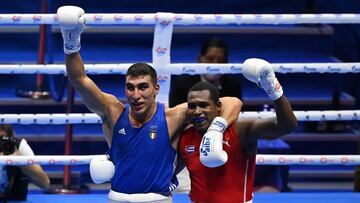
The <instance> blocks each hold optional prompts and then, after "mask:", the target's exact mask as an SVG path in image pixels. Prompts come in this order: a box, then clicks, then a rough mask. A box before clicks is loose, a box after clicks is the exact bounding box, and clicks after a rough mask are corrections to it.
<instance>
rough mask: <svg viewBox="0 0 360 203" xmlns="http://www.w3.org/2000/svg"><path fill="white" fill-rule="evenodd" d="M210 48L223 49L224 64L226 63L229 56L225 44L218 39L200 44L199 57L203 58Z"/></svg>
mask: <svg viewBox="0 0 360 203" xmlns="http://www.w3.org/2000/svg"><path fill="white" fill-rule="evenodd" d="M212 47H216V48H220V49H223V50H224V57H225V58H224V60H225V61H224V63H227V62H228V54H229V50H228V48H227V46H226V44H225V42H224V41H223V40H221V39H218V38H213V39H210V40H208V41H206V42H205V43H203V44H202V46H201V52H200V54H201V56H204V55H205V54H206V53H207V51H208V50H209V49H210V48H212Z"/></svg>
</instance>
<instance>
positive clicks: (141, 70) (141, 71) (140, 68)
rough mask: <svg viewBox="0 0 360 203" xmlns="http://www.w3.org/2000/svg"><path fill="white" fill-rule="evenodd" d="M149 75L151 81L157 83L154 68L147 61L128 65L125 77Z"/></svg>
mask: <svg viewBox="0 0 360 203" xmlns="http://www.w3.org/2000/svg"><path fill="white" fill-rule="evenodd" d="M147 75H149V76H150V79H151V82H152V83H153V84H154V85H156V84H157V74H156V71H155V69H154V68H153V67H152V66H150V65H149V64H147V63H135V64H133V65H131V66H130V67H129V69H128V70H127V73H126V77H128V76H129V77H132V78H136V77H139V76H147Z"/></svg>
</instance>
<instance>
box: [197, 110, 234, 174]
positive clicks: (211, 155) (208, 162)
mask: <svg viewBox="0 0 360 203" xmlns="http://www.w3.org/2000/svg"><path fill="white" fill-rule="evenodd" d="M227 126H228V123H227V121H226V120H225V119H224V118H222V117H215V118H214V120H213V121H212V123H211V125H210V126H209V128H208V130H207V132H206V133H205V134H204V136H203V138H202V140H201V143H200V162H201V163H202V164H203V165H205V166H207V167H209V168H214V167H218V166H222V165H224V164H225V163H226V161H227V160H228V156H227V153H226V152H225V151H224V150H223V137H224V135H223V133H224V131H225V130H226V128H227Z"/></svg>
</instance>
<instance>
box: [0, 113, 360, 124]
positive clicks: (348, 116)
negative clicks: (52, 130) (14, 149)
mask: <svg viewBox="0 0 360 203" xmlns="http://www.w3.org/2000/svg"><path fill="white" fill-rule="evenodd" d="M294 114H295V116H296V118H297V119H298V120H299V121H346V120H360V110H341V111H294ZM275 116H276V115H275V112H271V111H258V112H257V111H249V112H241V113H240V115H239V118H260V119H265V118H271V117H275ZM0 123H1V124H5V123H6V124H23V125H29V124H39V125H48V124H51V125H62V124H95V123H99V124H100V123H102V121H101V118H100V117H99V116H98V115H96V114H94V113H72V114H61V113H59V114H0Z"/></svg>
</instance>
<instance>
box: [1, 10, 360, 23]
mask: <svg viewBox="0 0 360 203" xmlns="http://www.w3.org/2000/svg"><path fill="white" fill-rule="evenodd" d="M160 14H162V13H151V14H149V13H146V14H145V13H131V14H129V13H111V14H106V13H90V14H85V15H84V17H85V19H86V24H89V25H155V24H156V22H157V19H159V15H160ZM173 15H174V18H173V21H174V25H234V24H235V25H242V24H276V25H278V24H319V23H336V24H343V23H344V24H345V23H346V24H349V23H351V24H358V23H360V14H354V13H349V14H345V13H343V14H331V13H324V14H175V13H174V14H173ZM161 23H162V24H168V23H169V20H163V21H162V22H161ZM0 24H11V25H20V24H26V25H39V24H58V17H57V14H0Z"/></svg>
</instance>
